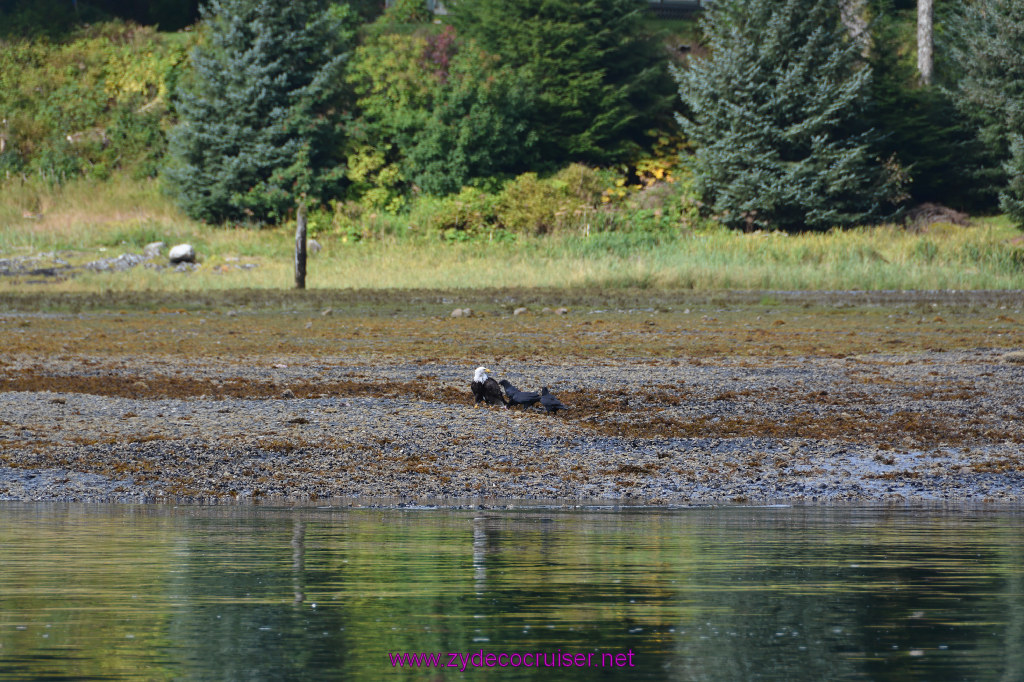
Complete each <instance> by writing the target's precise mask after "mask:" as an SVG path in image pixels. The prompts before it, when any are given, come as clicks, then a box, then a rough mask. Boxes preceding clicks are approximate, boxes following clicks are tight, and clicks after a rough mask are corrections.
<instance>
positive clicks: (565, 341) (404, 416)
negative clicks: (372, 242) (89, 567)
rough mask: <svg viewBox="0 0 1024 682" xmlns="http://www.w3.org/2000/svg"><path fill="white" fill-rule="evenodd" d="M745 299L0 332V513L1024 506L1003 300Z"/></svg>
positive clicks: (155, 317)
mask: <svg viewBox="0 0 1024 682" xmlns="http://www.w3.org/2000/svg"><path fill="white" fill-rule="evenodd" d="M740 298H742V300H741V301H738V302H737V301H735V300H733V301H731V302H727V303H723V302H722V301H721V300H703V301H701V302H688V303H683V304H679V305H673V306H662V307H659V306H658V305H648V306H644V307H641V306H643V304H644V303H645V301H644V300H643V299H638V300H637V301H636V303H638V305H637V306H636V307H635V308H631V309H628V310H624V311H621V310H620V311H617V312H616V311H612V310H609V309H608V307H600V308H594V309H589V310H588V309H586V308H583V309H580V308H572V309H570V310H569V311H568V312H567V313H565V314H553V313H548V314H545V313H543V312H541V311H536V310H530V311H528V312H527V313H526V314H518V313H517V314H515V315H512V314H502V313H501V311H500V310H489V311H485V312H483V313H480V314H476V313H474V314H473V315H472V316H469V317H460V318H457V319H452V318H451V317H448V316H439V315H437V314H433V313H430V312H425V311H424V310H423V308H422V306H423V305H424V304H423V301H422V299H420V300H416V301H407V302H406V303H405V306H404V307H401V306H400V305H398V304H399V303H400V301H398V300H397V299H396V302H395V303H394V304H393V305H394V306H395V307H392V306H391V305H389V306H387V307H384V308H381V307H377V308H376V309H375V310H376V312H375V313H374V314H372V315H367V314H366V313H365V311H364V310H362V309H359V310H351V309H345V308H338V309H335V310H333V311H331V310H330V309H328V310H320V309H318V308H315V309H314V310H312V311H307V312H302V311H296V310H283V311H282V310H280V309H271V310H264V311H257V312H252V311H243V312H236V313H233V314H229V313H231V310H228V311H226V312H225V311H211V310H202V311H193V312H187V311H182V310H144V311H135V312H132V311H130V310H129V311H108V312H81V313H77V314H63V315H44V316H32V317H26V316H24V315H21V314H18V313H13V314H11V313H6V314H0V333H3V334H4V336H5V339H6V341H7V346H6V348H5V349H4V350H0V500H3V499H7V500H31V499H41V500H52V501H58V500H65V501H71V500H95V501H125V502H137V501H139V500H167V501H171V502H176V503H189V502H202V503H209V502H216V503H221V502H223V503H235V502H237V501H248V502H246V503H253V502H255V503H262V502H263V501H269V500H278V501H284V502H283V503H285V504H293V503H300V504H302V505H313V506H315V505H316V504H317V503H318V502H320V501H324V500H339V499H341V500H375V499H397V500H406V501H416V500H454V499H458V500H467V499H468V500H483V499H489V500H498V501H499V502H498V504H523V503H533V502H535V501H538V500H549V501H554V502H555V503H556V504H569V505H577V504H580V503H584V504H587V503H589V502H588V501H594V500H603V501H607V502H608V503H609V504H612V505H620V506H622V505H650V506H654V507H673V506H680V505H682V506H687V505H707V504H714V505H718V504H777V503H782V504H846V503H851V502H852V503H876V502H881V503H886V504H888V503H893V504H904V503H913V504H918V503H923V504H931V503H947V502H948V503H951V504H962V503H968V504H996V505H1002V504H1009V505H1017V504H1020V503H1022V502H1024V419H1022V418H1021V417H1022V416H1024V353H1022V352H1021V351H1020V349H1021V348H1022V347H1024V334H1022V332H1021V331H1020V330H1021V325H1020V319H1021V315H1022V314H1021V311H1020V310H1019V309H1014V308H1009V307H1007V306H1006V305H1005V303H1006V300H1007V299H1005V298H1004V297H1002V296H999V297H996V299H995V300H989V301H985V300H981V301H975V302H971V303H964V302H962V301H960V300H959V299H955V298H954V300H950V301H946V302H942V299H941V298H940V299H939V301H934V300H931V299H929V300H927V301H926V302H921V301H902V300H901V301H899V302H892V301H889V302H887V303H875V302H863V303H860V304H856V305H853V304H850V303H849V302H848V301H839V302H834V301H832V300H831V299H829V298H827V297H826V298H825V299H814V298H812V299H811V300H810V301H808V300H800V301H791V302H785V301H784V302H779V301H777V300H774V299H770V297H768V296H767V295H762V296H760V297H758V296H757V295H756V294H749V295H745V296H743V297H740ZM275 300H276V299H275ZM317 300H319V299H317ZM646 303H650V302H649V301H646ZM684 306H685V307H684ZM480 364H485V365H486V366H488V367H490V368H491V369H492V370H493V372H492V374H493V375H496V377H497V378H499V379H500V378H510V379H512V381H513V383H515V384H516V385H518V386H521V387H523V388H527V389H529V390H539V388H540V387H541V386H550V387H551V390H552V391H553V392H554V393H555V394H556V395H558V397H559V398H560V399H561V400H562V402H563V403H565V404H566V405H568V406H569V407H570V409H569V410H568V411H565V412H560V413H558V414H557V415H548V414H545V413H543V412H542V411H528V410H526V411H524V410H504V409H500V408H497V407H492V408H489V407H474V404H473V398H472V394H471V392H470V390H469V381H470V378H471V376H472V370H473V368H474V367H476V366H477V365H480ZM33 472H34V473H33ZM396 504H398V503H396Z"/></svg>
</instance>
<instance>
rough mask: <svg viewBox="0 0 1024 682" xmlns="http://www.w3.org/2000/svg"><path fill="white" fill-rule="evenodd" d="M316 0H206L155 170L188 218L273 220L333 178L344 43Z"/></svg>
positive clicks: (328, 186)
mask: <svg viewBox="0 0 1024 682" xmlns="http://www.w3.org/2000/svg"><path fill="white" fill-rule="evenodd" d="M343 14H344V12H341V13H339V12H338V11H337V10H335V11H331V12H328V11H326V10H325V9H324V3H323V2H321V1H319V0H210V1H209V3H208V4H207V5H206V6H205V7H204V9H203V16H204V19H205V22H206V30H207V36H206V39H205V40H204V41H203V43H202V44H201V45H200V47H198V48H197V49H196V50H195V51H194V52H193V54H192V66H193V69H194V73H193V74H192V78H191V79H190V80H189V81H188V82H187V83H186V84H184V85H183V86H182V87H181V89H180V91H179V93H178V96H177V99H176V102H175V107H176V109H177V113H178V116H179V121H180V122H179V124H178V125H177V126H176V128H175V129H174V130H173V131H172V134H171V139H170V151H171V154H172V155H173V157H172V162H171V163H170V164H169V166H168V167H167V169H166V170H165V175H166V177H167V179H168V180H169V182H170V184H171V186H172V187H173V188H174V189H175V190H176V191H177V193H178V196H179V201H180V203H181V205H182V206H183V207H184V208H185V210H186V211H187V212H188V213H189V214H190V215H191V216H193V217H195V218H198V219H202V220H208V221H213V222H219V221H228V220H235V221H247V222H257V223H259V222H264V221H275V220H281V219H282V218H284V217H285V216H286V214H287V213H288V212H289V211H290V210H291V209H292V208H294V206H295V201H296V198H297V196H298V195H299V194H301V193H303V192H305V193H307V194H308V195H309V196H310V197H311V198H312V199H314V200H322V199H324V198H326V197H327V196H328V195H329V194H330V193H331V192H333V191H336V189H337V187H338V183H339V182H340V181H341V179H342V177H343V168H342V166H341V163H340V161H339V155H340V153H341V134H342V131H341V130H340V128H339V124H338V116H337V115H336V113H335V112H334V111H333V110H332V107H333V106H335V105H336V104H337V102H338V101H339V97H340V92H341V91H340V88H341V87H342V78H341V70H342V68H343V65H344V59H345V56H344V54H343V53H342V51H341V48H342V47H343V45H344V44H345V42H346V39H345V31H344V30H343V29H342V26H341V21H340V19H339V15H343Z"/></svg>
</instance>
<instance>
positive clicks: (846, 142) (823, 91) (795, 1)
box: [675, 0, 895, 230]
mask: <svg viewBox="0 0 1024 682" xmlns="http://www.w3.org/2000/svg"><path fill="white" fill-rule="evenodd" d="M703 27H704V31H705V34H706V36H707V41H708V44H709V47H710V52H711V54H710V56H709V57H708V58H706V59H702V60H694V61H692V62H691V65H690V67H689V68H688V69H685V70H683V69H675V73H676V78H677V80H678V82H679V94H680V97H681V98H682V101H683V104H684V110H683V113H682V114H681V115H680V116H679V117H678V118H679V122H680V124H681V125H682V126H683V130H684V132H685V133H686V135H687V136H688V137H689V138H690V140H691V141H692V142H693V143H694V145H695V146H696V152H695V155H694V157H693V158H692V160H691V161H692V163H691V165H692V167H693V170H694V174H695V182H696V185H697V189H698V191H699V192H700V194H701V195H702V197H703V200H704V202H705V204H706V205H707V206H708V207H709V208H710V210H712V211H713V212H714V213H716V214H718V215H719V217H720V218H721V219H722V220H723V221H724V222H725V223H726V224H727V225H730V226H733V227H743V228H745V229H755V228H766V229H771V228H781V229H784V230H804V229H811V230H827V229H829V228H831V227H834V226H850V225H855V224H858V223H864V222H869V221H873V220H876V219H878V218H879V217H881V216H882V215H883V213H884V211H885V208H886V204H887V202H888V201H889V200H890V199H892V198H893V194H894V189H895V187H894V181H893V180H892V179H891V177H890V174H889V173H888V172H887V170H886V168H885V167H884V166H883V164H882V163H881V162H880V161H879V160H878V159H876V158H874V157H873V155H872V153H871V142H872V138H871V135H870V133H869V132H868V131H864V130H863V129H861V123H860V121H861V120H862V116H863V113H864V111H865V108H866V106H867V105H868V103H869V93H870V90H869V88H870V83H871V71H870V69H869V68H868V67H867V66H866V65H863V64H862V63H861V59H860V56H859V52H860V49H861V46H860V44H859V43H857V42H855V41H853V40H851V39H850V38H849V36H848V34H847V31H846V30H845V28H844V27H843V26H842V23H841V21H840V15H839V6H838V4H837V3H836V2H835V0H719V1H716V2H715V4H714V5H712V6H711V8H710V10H709V11H708V13H707V14H706V15H705V17H704V19H703Z"/></svg>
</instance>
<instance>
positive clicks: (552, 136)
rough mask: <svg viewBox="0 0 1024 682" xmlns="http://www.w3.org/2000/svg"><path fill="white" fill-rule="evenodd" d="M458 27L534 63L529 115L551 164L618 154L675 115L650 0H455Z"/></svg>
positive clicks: (510, 57)
mask: <svg viewBox="0 0 1024 682" xmlns="http://www.w3.org/2000/svg"><path fill="white" fill-rule="evenodd" d="M449 8H450V11H451V19H452V22H453V23H454V25H455V26H456V28H457V29H458V30H459V34H460V35H461V36H464V37H467V38H471V39H473V40H476V41H477V42H478V43H479V44H480V45H481V47H483V49H484V50H486V51H488V52H491V53H494V54H498V55H500V56H501V58H502V63H503V64H506V65H509V66H511V67H513V68H515V69H525V70H526V71H528V72H529V73H530V74H531V76H532V78H533V80H534V83H535V85H536V87H537V91H538V93H539V97H538V101H537V104H536V107H535V110H534V116H533V119H532V121H531V122H530V123H531V126H532V127H533V130H534V131H535V133H536V135H537V138H538V148H539V149H541V150H542V152H543V154H544V160H545V161H547V162H548V163H549V164H551V165H556V166H558V165H564V164H565V163H566V162H567V161H588V162H592V163H601V164H604V163H609V162H615V161H621V160H624V159H625V158H627V157H628V156H629V155H630V154H631V153H633V152H635V151H636V150H638V149H639V148H641V147H643V146H644V145H645V143H646V142H647V140H646V139H645V134H646V133H647V131H649V130H650V129H651V128H652V127H655V126H657V125H659V124H665V123H666V122H668V123H670V122H671V121H670V118H669V112H670V110H671V100H672V82H671V79H670V78H669V77H668V71H667V63H668V59H667V56H666V53H665V51H664V49H663V48H662V47H661V46H660V45H659V44H657V42H655V41H653V40H652V39H651V38H650V36H647V35H645V33H644V30H643V23H642V22H643V17H644V15H645V13H646V12H647V11H648V6H647V2H646V1H645V0H472V2H468V1H467V2H455V3H452V4H450V5H449Z"/></svg>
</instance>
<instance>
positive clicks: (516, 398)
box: [498, 379, 540, 407]
mask: <svg viewBox="0 0 1024 682" xmlns="http://www.w3.org/2000/svg"><path fill="white" fill-rule="evenodd" d="M498 383H499V384H501V386H502V387H503V388H504V389H505V395H507V396H508V406H509V407H512V406H513V405H520V406H522V407H530V406H532V405H535V404H537V402H538V401H539V400H540V393H537V392H536V391H520V390H519V389H518V388H516V387H515V386H513V385H512V382H511V381H509V380H508V379H502V380H501V381H499V382H498Z"/></svg>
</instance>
